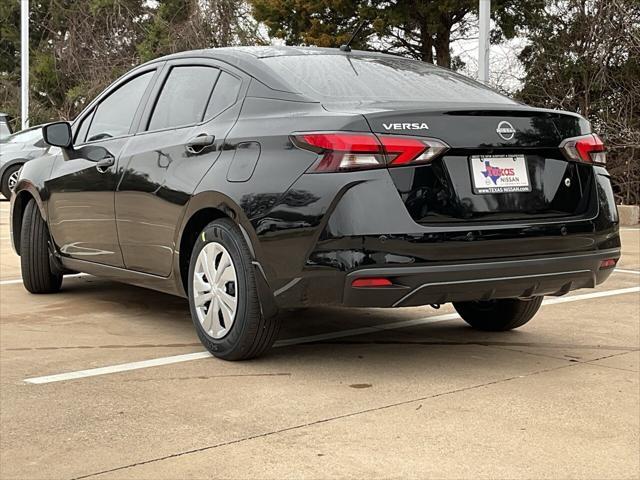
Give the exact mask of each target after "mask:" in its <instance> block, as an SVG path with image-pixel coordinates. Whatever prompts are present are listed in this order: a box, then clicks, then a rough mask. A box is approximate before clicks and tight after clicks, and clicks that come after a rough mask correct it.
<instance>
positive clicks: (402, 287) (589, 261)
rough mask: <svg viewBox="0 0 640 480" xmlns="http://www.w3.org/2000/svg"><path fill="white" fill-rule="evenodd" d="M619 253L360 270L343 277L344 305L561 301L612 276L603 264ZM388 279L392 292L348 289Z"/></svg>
mask: <svg viewBox="0 0 640 480" xmlns="http://www.w3.org/2000/svg"><path fill="white" fill-rule="evenodd" d="M619 257H620V250H619V249H611V250H607V251H601V252H598V253H595V254H593V253H592V254H578V255H562V256H550V257H540V258H527V259H520V260H507V261H505V260H501V259H495V260H490V261H482V262H477V263H454V264H445V265H433V266H423V267H406V268H365V269H360V270H356V271H354V272H351V273H349V274H348V275H346V278H345V286H344V296H343V302H342V303H343V304H344V305H348V306H368V307H408V306H417V305H425V304H432V303H436V304H442V303H447V302H459V301H468V300H489V299H497V298H529V297H534V296H540V295H555V296H557V295H564V294H566V293H567V292H570V291H571V290H576V289H578V288H593V287H595V286H596V285H598V284H600V283H602V282H603V281H604V280H606V279H607V277H608V276H609V275H610V274H611V272H612V268H607V269H600V264H601V262H602V261H603V260H607V259H612V258H613V259H616V260H617V259H618V258H619ZM367 277H383V278H388V279H389V280H390V281H391V282H392V284H393V286H390V287H380V288H361V287H353V286H352V283H353V281H354V280H356V279H358V278H367Z"/></svg>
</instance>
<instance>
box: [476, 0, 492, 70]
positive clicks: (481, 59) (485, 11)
mask: <svg viewBox="0 0 640 480" xmlns="http://www.w3.org/2000/svg"><path fill="white" fill-rule="evenodd" d="M478 11H479V15H478V20H479V23H480V38H479V43H478V80H480V81H481V82H482V83H487V82H488V81H489V19H490V18H491V0H480V5H479V8H478Z"/></svg>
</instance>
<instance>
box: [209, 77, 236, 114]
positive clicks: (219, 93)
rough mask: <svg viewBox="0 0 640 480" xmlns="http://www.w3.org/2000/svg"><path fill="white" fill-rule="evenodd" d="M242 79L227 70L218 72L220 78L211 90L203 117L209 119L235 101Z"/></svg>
mask: <svg viewBox="0 0 640 480" xmlns="http://www.w3.org/2000/svg"><path fill="white" fill-rule="evenodd" d="M241 85H242V81H241V80H240V79H239V78H236V77H234V76H233V75H231V74H229V73H227V72H220V78H218V82H217V83H216V88H215V89H214V90H213V94H212V95H211V99H210V100H209V105H207V111H206V113H205V116H204V118H205V119H207V120H210V119H212V118H214V117H217V116H218V115H220V114H221V113H222V112H224V111H225V110H226V109H227V108H229V107H230V106H231V105H233V104H234V103H236V100H237V99H238V93H240V86H241Z"/></svg>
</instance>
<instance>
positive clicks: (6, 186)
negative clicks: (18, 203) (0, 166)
mask: <svg viewBox="0 0 640 480" xmlns="http://www.w3.org/2000/svg"><path fill="white" fill-rule="evenodd" d="M20 168H22V165H11V166H10V167H8V168H7V170H6V171H5V172H4V174H3V175H2V180H0V182H1V183H0V190H1V191H2V195H4V197H5V198H7V199H8V198H10V197H11V192H12V191H13V189H14V188H15V186H16V183H18V175H19V172H20Z"/></svg>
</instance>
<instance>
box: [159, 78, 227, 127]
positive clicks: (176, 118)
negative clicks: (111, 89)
mask: <svg viewBox="0 0 640 480" xmlns="http://www.w3.org/2000/svg"><path fill="white" fill-rule="evenodd" d="M219 74H220V70H218V69H217V68H213V67H205V66H184V67H182V66H179V67H173V68H172V69H171V72H170V73H169V76H168V77H167V80H166V81H165V83H164V86H163V87H162V91H161V92H160V96H159V97H158V101H157V102H156V106H155V108H154V109H153V114H152V115H151V120H150V121H149V128H148V129H147V130H159V129H162V128H171V127H181V126H186V125H193V124H194V123H198V122H201V121H202V117H203V115H204V110H205V107H206V105H207V102H208V100H209V97H210V96H211V90H212V89H213V86H214V85H215V83H216V80H217V78H218V75H219Z"/></svg>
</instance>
